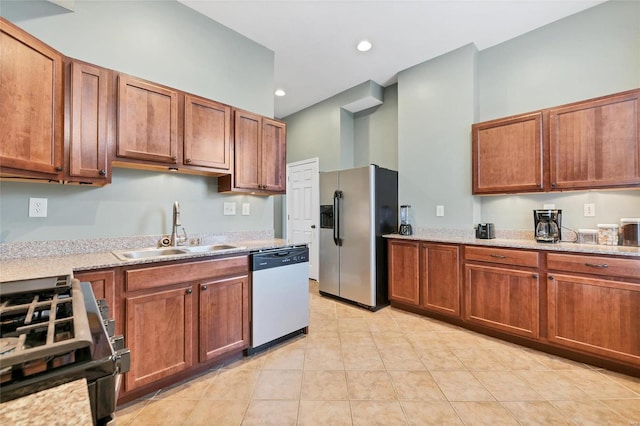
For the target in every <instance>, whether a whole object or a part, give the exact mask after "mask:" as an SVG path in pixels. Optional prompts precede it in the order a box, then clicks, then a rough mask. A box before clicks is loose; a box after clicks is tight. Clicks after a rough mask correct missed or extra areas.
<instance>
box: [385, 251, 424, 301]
mask: <svg viewBox="0 0 640 426" xmlns="http://www.w3.org/2000/svg"><path fill="white" fill-rule="evenodd" d="M388 244H389V245H388V253H389V254H388V256H389V300H391V301H394V302H399V303H404V304H407V305H412V306H418V305H420V243H419V242H416V241H404V240H390V241H389V243H388Z"/></svg>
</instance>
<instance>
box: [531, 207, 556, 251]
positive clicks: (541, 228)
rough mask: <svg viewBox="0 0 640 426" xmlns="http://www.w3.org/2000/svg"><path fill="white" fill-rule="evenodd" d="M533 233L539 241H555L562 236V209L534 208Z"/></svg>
mask: <svg viewBox="0 0 640 426" xmlns="http://www.w3.org/2000/svg"><path fill="white" fill-rule="evenodd" d="M533 223H534V226H535V228H534V235H535V239H536V241H538V242H540V243H557V242H558V241H560V239H561V238H562V233H561V231H560V228H561V227H562V210H555V209H548V210H534V211H533Z"/></svg>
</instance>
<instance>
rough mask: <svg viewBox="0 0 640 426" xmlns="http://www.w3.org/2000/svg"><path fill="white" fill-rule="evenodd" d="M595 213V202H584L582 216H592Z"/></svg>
mask: <svg viewBox="0 0 640 426" xmlns="http://www.w3.org/2000/svg"><path fill="white" fill-rule="evenodd" d="M595 215H596V205H595V204H585V205H584V216H585V217H592V216H595Z"/></svg>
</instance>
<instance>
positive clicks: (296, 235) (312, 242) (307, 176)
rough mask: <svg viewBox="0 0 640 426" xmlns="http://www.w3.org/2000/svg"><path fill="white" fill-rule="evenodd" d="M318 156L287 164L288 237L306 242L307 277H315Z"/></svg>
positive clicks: (292, 241)
mask: <svg viewBox="0 0 640 426" xmlns="http://www.w3.org/2000/svg"><path fill="white" fill-rule="evenodd" d="M319 178H320V175H319V161H318V158H311V159H309V160H303V161H298V162H295V163H290V164H287V200H286V202H287V240H288V242H289V243H291V244H302V243H306V244H308V245H309V278H311V279H314V280H317V279H318V258H319V252H318V247H319V245H318V231H319V229H318V228H319V225H318V223H319V217H320V205H319V203H320V183H319Z"/></svg>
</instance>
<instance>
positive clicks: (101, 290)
mask: <svg viewBox="0 0 640 426" xmlns="http://www.w3.org/2000/svg"><path fill="white" fill-rule="evenodd" d="M73 277H74V278H77V279H79V280H80V281H82V282H89V283H91V289H92V290H93V294H94V296H95V297H96V299H105V300H106V301H107V305H109V316H110V317H111V318H113V319H115V320H116V334H122V333H123V329H124V324H122V321H119V317H118V315H119V306H118V304H117V303H116V302H117V300H116V279H115V273H114V271H97V272H74V274H73Z"/></svg>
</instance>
